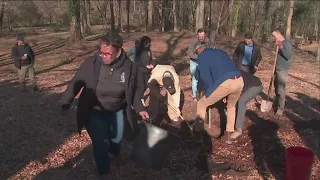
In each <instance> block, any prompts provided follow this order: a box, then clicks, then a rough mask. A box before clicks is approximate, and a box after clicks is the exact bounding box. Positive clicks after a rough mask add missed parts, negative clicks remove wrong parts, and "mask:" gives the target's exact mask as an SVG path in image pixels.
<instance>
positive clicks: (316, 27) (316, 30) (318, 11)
mask: <svg viewBox="0 0 320 180" xmlns="http://www.w3.org/2000/svg"><path fill="white" fill-rule="evenodd" d="M318 15H320V7H316V9H315V13H314V20H315V23H314V30H313V36H315V41H318V36H319V23H318V21H319V17H318Z"/></svg>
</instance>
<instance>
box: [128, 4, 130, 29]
mask: <svg viewBox="0 0 320 180" xmlns="http://www.w3.org/2000/svg"><path fill="white" fill-rule="evenodd" d="M129 31H130V0H127V32H129Z"/></svg>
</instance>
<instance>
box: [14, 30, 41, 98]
mask: <svg viewBox="0 0 320 180" xmlns="http://www.w3.org/2000/svg"><path fill="white" fill-rule="evenodd" d="M11 58H12V59H13V61H14V65H15V67H16V68H17V69H18V76H19V82H20V89H21V91H22V92H26V91H27V89H26V84H25V79H26V75H27V72H28V73H29V79H30V81H31V86H32V89H33V91H39V89H38V86H37V82H36V78H35V72H34V61H35V55H34V53H33V50H32V48H31V47H30V46H29V45H28V44H27V43H25V42H24V36H23V35H18V36H17V43H16V44H15V45H14V46H13V47H12V49H11Z"/></svg>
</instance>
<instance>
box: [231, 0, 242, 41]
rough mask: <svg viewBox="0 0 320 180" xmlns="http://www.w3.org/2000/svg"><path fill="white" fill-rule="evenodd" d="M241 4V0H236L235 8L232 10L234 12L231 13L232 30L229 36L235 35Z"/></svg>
mask: <svg viewBox="0 0 320 180" xmlns="http://www.w3.org/2000/svg"><path fill="white" fill-rule="evenodd" d="M240 6H241V1H240V0H238V1H237V2H236V6H235V10H234V12H233V13H234V14H233V22H232V32H231V36H232V37H235V36H236V34H237V27H238V16H239V9H240Z"/></svg>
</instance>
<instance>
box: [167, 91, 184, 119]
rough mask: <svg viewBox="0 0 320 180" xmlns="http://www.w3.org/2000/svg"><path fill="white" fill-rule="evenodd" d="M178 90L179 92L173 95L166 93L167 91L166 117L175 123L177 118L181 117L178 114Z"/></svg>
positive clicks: (179, 93)
mask: <svg viewBox="0 0 320 180" xmlns="http://www.w3.org/2000/svg"><path fill="white" fill-rule="evenodd" d="M180 95H181V92H180V89H179V91H177V92H176V93H174V94H173V95H171V94H170V93H169V92H168V91H167V96H168V99H167V100H168V104H169V105H168V116H169V118H170V119H171V120H173V121H177V120H179V116H180V115H181V112H180V109H179V107H180Z"/></svg>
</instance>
